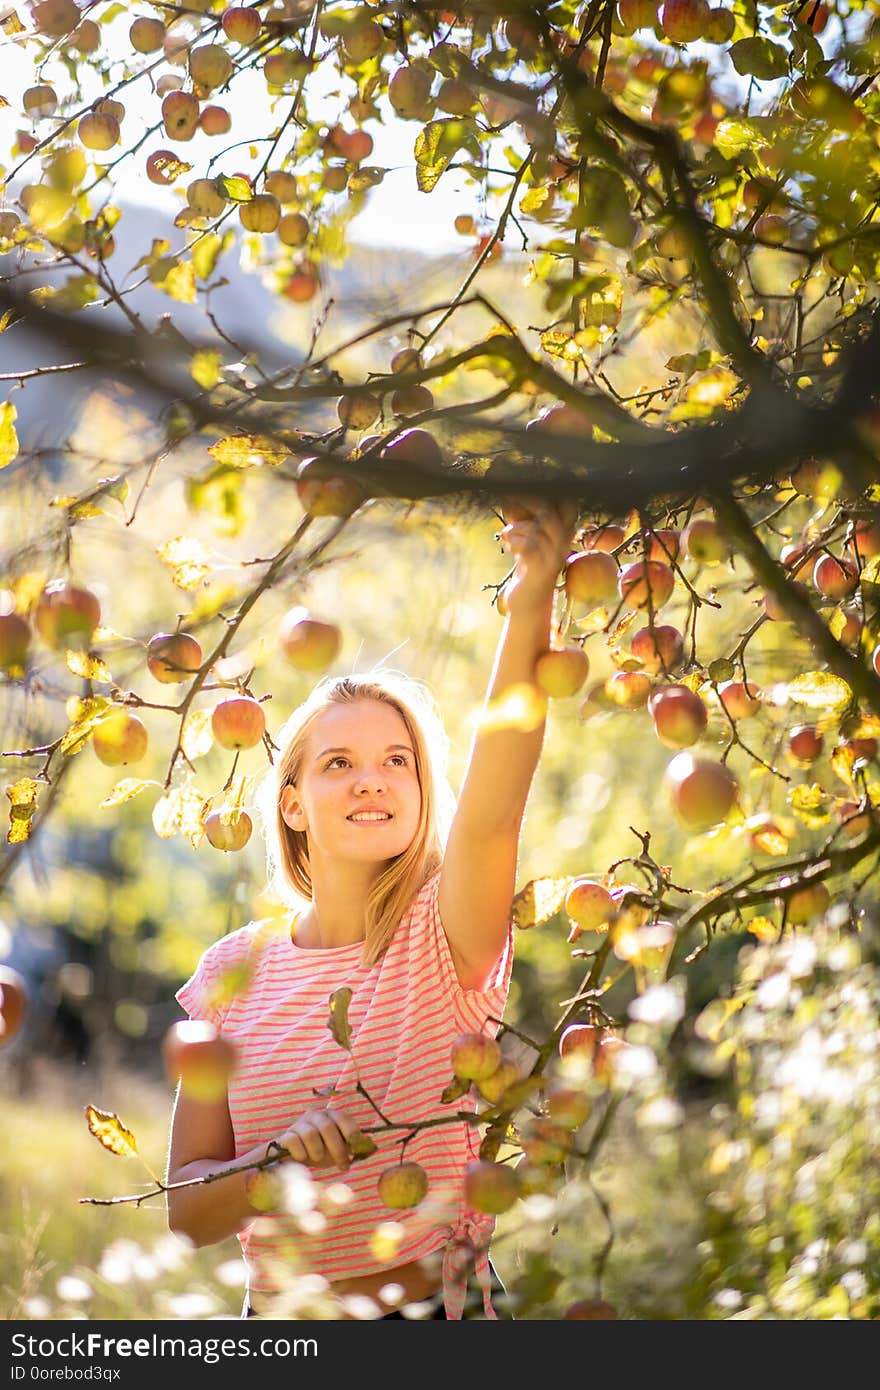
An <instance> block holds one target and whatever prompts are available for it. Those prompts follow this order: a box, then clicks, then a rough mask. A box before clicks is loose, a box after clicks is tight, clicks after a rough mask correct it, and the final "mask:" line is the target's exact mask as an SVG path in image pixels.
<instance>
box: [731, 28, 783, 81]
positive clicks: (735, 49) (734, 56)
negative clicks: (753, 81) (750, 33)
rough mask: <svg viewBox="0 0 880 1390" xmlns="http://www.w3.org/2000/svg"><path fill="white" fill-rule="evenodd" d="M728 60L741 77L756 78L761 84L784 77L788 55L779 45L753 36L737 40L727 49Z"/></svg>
mask: <svg viewBox="0 0 880 1390" xmlns="http://www.w3.org/2000/svg"><path fill="white" fill-rule="evenodd" d="M729 54H730V60H731V62H732V63H733V66H734V67H735V68H736V70H737V72H738V73H739V74H740V76H741V77H757V78H758V79H759V80H760V81H762V82H772V81H773V80H774V78H777V77H785V76H786V74H787V72H788V53H787V51H786V50H785V49H784V48H783V47H782V45H781V44H779V43H771V42H770V40H769V39H763V38H761V37H760V36H758V35H755V36H754V37H753V38H751V39H739V40H738V42H737V43H732V44H731V45H730V49H729Z"/></svg>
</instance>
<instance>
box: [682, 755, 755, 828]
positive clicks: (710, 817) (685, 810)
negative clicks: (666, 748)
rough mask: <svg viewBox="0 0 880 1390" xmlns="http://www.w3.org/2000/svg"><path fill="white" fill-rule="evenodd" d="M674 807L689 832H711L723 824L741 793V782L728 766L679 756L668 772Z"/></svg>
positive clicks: (692, 756) (707, 760) (709, 760)
mask: <svg viewBox="0 0 880 1390" xmlns="http://www.w3.org/2000/svg"><path fill="white" fill-rule="evenodd" d="M666 780H667V783H668V785H669V788H670V791H671V793H672V804H673V807H674V809H675V811H676V814H677V815H678V817H679V819H680V820H681V821H682V823H683V824H684V825H686V826H687V827H688V828H689V829H693V830H708V828H709V827H710V826H712V825H717V824H718V822H719V821H723V820H724V819H725V817H726V816H727V815H728V813H729V812H730V810H731V808H732V807H733V805H734V802H735V801H736V798H737V795H738V793H739V783H738V782H737V779H736V777H735V776H734V774H733V773H732V772H731V771H730V768H729V767H728V766H727V764H726V763H718V762H713V761H712V760H711V759H709V758H696V757H694V755H693V754H692V753H678V754H676V756H675V757H674V758H673V759H672V762H671V763H670V764H669V766H668V768H667V769H666Z"/></svg>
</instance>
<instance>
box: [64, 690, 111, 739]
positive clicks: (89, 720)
mask: <svg viewBox="0 0 880 1390" xmlns="http://www.w3.org/2000/svg"><path fill="white" fill-rule="evenodd" d="M109 709H110V701H109V700H106V699H105V698H104V696H103V695H96V696H95V697H94V698H92V699H86V700H78V699H76V698H74V699H71V700H68V701H67V717H68V719H69V720H70V727H69V728H68V729H67V730H66V731H65V734H64V737H63V738H62V740H61V751H62V753H78V752H79V750H80V749H81V748H82V747H83V745H84V744H85V743H87V742H88V739H89V735H90V734H91V732H92V730H93V729H94V727H95V725H96V724H100V722H101V720H102V719H103V718H104V716H105V715H106V713H107V711H108V710H109Z"/></svg>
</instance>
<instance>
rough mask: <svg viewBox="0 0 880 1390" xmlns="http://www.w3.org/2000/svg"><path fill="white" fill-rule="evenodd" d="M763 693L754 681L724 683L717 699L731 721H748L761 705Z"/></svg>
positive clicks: (720, 687) (720, 686)
mask: <svg viewBox="0 0 880 1390" xmlns="http://www.w3.org/2000/svg"><path fill="white" fill-rule="evenodd" d="M763 697H764V692H763V691H762V689H761V687H760V686H759V685H756V684H755V682H754V681H724V683H723V684H722V685H719V687H718V698H719V699H720V701H721V704H722V707H723V708H724V710H725V711H726V712H727V713H728V714H729V715H730V717H731V719H750V718H751V716H752V715H753V714H757V713H758V710H759V709H760V708H761V705H762V703H763Z"/></svg>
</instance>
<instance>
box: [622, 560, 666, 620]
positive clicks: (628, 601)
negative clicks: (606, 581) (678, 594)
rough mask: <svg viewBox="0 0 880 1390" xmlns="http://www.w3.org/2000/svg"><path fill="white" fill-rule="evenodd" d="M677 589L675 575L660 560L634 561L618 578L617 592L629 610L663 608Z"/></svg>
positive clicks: (625, 566)
mask: <svg viewBox="0 0 880 1390" xmlns="http://www.w3.org/2000/svg"><path fill="white" fill-rule="evenodd" d="M674 587H675V574H674V572H673V570H672V569H671V567H670V566H669V565H664V564H661V563H660V562H659V561H658V560H634V561H633V562H632V563H631V564H629V565H624V567H623V569H622V570H621V571H620V573H619V575H618V577H617V591H618V593H619V594H620V597H621V599H622V600H623V603H624V604H625V606H626V607H627V608H647V607H648V605H649V600H650V606H651V607H652V608H653V609H654V611H655V612H656V610H657V609H658V608H662V606H663V604H664V603H666V601H667V599H668V598H669V597H670V595H671V593H672V590H673V589H674Z"/></svg>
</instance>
